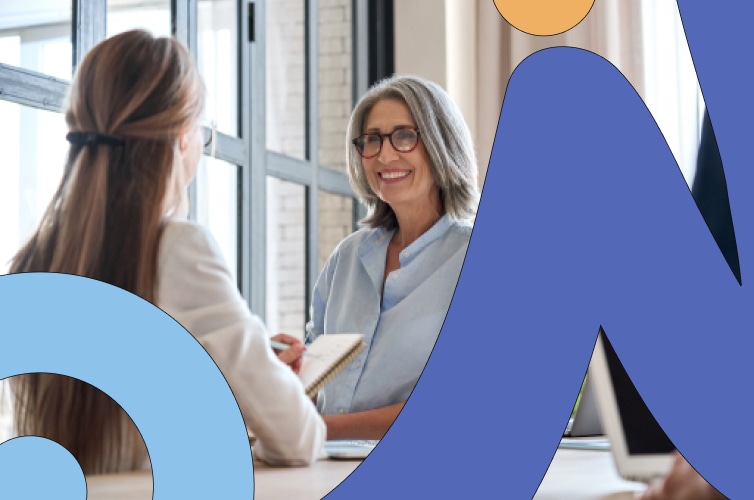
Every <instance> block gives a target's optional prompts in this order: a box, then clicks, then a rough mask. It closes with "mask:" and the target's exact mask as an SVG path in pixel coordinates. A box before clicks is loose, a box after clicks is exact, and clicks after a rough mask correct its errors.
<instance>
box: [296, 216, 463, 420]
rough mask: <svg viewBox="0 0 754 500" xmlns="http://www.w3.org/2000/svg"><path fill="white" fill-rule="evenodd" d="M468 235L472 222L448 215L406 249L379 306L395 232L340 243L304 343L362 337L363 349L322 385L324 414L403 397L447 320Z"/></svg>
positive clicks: (318, 290)
mask: <svg viewBox="0 0 754 500" xmlns="http://www.w3.org/2000/svg"><path fill="white" fill-rule="evenodd" d="M471 229H472V225H471V222H469V221H459V220H455V219H452V218H451V217H450V216H448V215H447V214H446V215H444V216H443V217H442V218H441V219H440V220H439V221H437V223H435V225H434V226H432V227H431V228H430V229H429V230H428V231H427V232H426V233H424V234H423V235H421V236H420V237H419V238H418V239H417V240H416V241H414V242H413V243H411V244H410V245H409V246H407V247H406V248H405V249H404V250H403V251H402V252H401V253H400V257H399V259H400V268H398V269H396V270H395V271H393V272H391V273H390V274H389V275H388V277H387V279H386V280H385V290H384V295H383V296H382V306H380V295H381V292H382V280H383V277H384V274H385V260H386V257H387V249H388V244H389V243H390V239H391V238H392V236H393V233H394V231H392V230H390V231H388V230H385V229H383V228H378V229H362V230H360V231H357V232H356V233H354V234H352V235H351V236H349V237H348V238H346V239H345V240H343V241H342V242H341V243H340V244H339V245H338V247H337V248H336V249H335V251H334V252H333V254H332V255H331V256H330V258H329V259H328V261H327V263H326V264H325V267H324V269H323V270H322V273H321V274H320V276H319V279H318V280H317V284H316V286H315V289H314V294H313V297H312V306H311V321H310V322H309V323H308V324H307V327H306V330H307V342H311V341H312V340H314V338H315V337H317V336H318V335H322V334H338V333H363V334H364V342H365V343H366V345H367V348H366V349H364V350H363V351H362V352H361V354H360V355H359V356H358V357H357V358H356V359H355V360H354V361H353V362H352V363H351V364H350V365H349V366H348V367H346V368H345V369H344V370H343V371H342V372H341V373H340V374H339V375H338V376H337V377H335V379H333V381H332V382H331V383H329V384H328V385H327V386H326V388H325V391H324V406H323V407H322V413H323V414H343V413H352V412H357V411H364V410H370V409H373V408H380V407H383V406H388V405H391V404H395V403H402V402H405V401H406V399H408V396H409V395H410V394H411V391H412V390H413V388H414V385H415V384H416V382H417V381H418V379H419V376H420V375H421V372H422V370H424V366H425V364H426V363H427V359H428V358H429V355H430V353H431V352H432V348H433V347H434V345H435V341H436V340H437V336H438V334H439V333H440V329H441V328H442V324H443V322H444V321H445V315H446V314H447V311H448V307H449V306H450V301H451V299H452V298H453V293H454V291H455V287H456V283H457V282H458V276H459V274H460V272H461V266H462V265H463V260H464V258H465V256H466V249H467V248H468V244H469V238H470V236H471ZM318 403H319V404H321V403H322V402H321V401H319V402H318Z"/></svg>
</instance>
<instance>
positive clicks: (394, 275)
mask: <svg viewBox="0 0 754 500" xmlns="http://www.w3.org/2000/svg"><path fill="white" fill-rule="evenodd" d="M391 276H392V277H393V279H397V278H398V271H395V272H393V274H392V275H391Z"/></svg>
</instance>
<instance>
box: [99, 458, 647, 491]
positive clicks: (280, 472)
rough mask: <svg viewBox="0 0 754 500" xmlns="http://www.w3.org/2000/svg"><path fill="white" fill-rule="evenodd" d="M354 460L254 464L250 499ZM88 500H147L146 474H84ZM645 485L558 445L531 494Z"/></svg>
mask: <svg viewBox="0 0 754 500" xmlns="http://www.w3.org/2000/svg"><path fill="white" fill-rule="evenodd" d="M360 463H361V461H359V460H328V459H322V460H319V461H317V462H315V463H314V464H313V465H312V466H311V467H292V468H289V467H270V466H267V465H265V464H264V463H262V462H254V485H255V492H254V500H278V499H285V500H287V499H295V500H319V499H321V498H322V497H324V496H325V495H327V494H328V493H329V492H330V491H332V489H333V488H335V487H336V486H337V485H338V484H340V483H341V482H342V481H343V480H344V479H345V478H346V477H348V475H349V474H351V472H353V470H354V469H356V467H358V466H359V464H360ZM87 486H88V490H89V495H88V497H87V498H88V500H142V499H144V500H151V498H152V475H151V473H128V474H110V475H102V476H89V477H88V478H87ZM644 488H645V485H644V484H642V483H636V482H632V481H626V480H624V479H622V478H621V477H620V476H618V473H617V472H616V470H615V465H614V464H613V458H612V455H611V454H610V452H609V451H597V450H572V449H559V450H558V451H557V452H556V453H555V457H554V458H553V460H552V463H551V464H550V468H549V469H548V470H547V474H546V475H545V477H544V479H543V480H542V483H541V484H540V486H539V489H538V490H537V493H536V495H535V496H534V498H535V499H537V500H551V499H552V500H633V499H634V498H635V497H634V492H637V491H642V490H643V489H644Z"/></svg>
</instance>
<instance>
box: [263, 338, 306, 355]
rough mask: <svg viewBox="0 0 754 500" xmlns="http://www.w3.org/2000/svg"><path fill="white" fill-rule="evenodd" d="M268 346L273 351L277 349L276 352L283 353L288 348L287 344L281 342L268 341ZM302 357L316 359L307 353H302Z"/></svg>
mask: <svg viewBox="0 0 754 500" xmlns="http://www.w3.org/2000/svg"><path fill="white" fill-rule="evenodd" d="M270 345H271V346H272V348H273V349H277V350H278V351H285V350H286V349H288V348H289V347H290V346H289V345H288V344H283V343H282V342H278V341H277V340H270ZM304 356H306V357H307V358H316V357H317V355H316V354H311V353H309V352H306V351H304Z"/></svg>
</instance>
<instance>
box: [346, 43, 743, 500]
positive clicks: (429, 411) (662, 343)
mask: <svg viewBox="0 0 754 500" xmlns="http://www.w3.org/2000/svg"><path fill="white" fill-rule="evenodd" d="M713 119H714V116H713ZM721 146H722V144H721ZM723 159H724V160H725V156H724V157H723ZM727 166H728V165H727V162H726V168H727ZM726 173H727V170H726ZM732 196H733V193H732V194H731V197H732ZM734 217H735V214H734ZM734 221H735V223H736V235H737V236H738V235H739V234H741V225H744V224H746V222H745V220H742V219H741V218H735V219H734ZM749 225H750V224H749ZM742 248H745V247H741V246H739V249H740V250H741V249H742ZM741 253H742V255H741V263H742V266H741V268H742V273H743V275H744V277H743V280H744V287H743V288H742V287H740V286H739V285H738V283H737V281H736V279H735V277H734V276H733V273H732V272H731V271H730V268H729V267H728V265H727V263H726V262H725V259H724V258H723V257H722V255H721V253H720V251H719V248H718V247H717V245H716V243H715V241H714V239H713V238H712V236H711V234H710V232H709V230H708V228H707V226H706V224H705V223H704V220H703V219H702V217H701V215H700V213H699V211H698V209H697V208H696V205H695V203H694V201H693V199H692V197H691V194H690V192H689V189H688V187H687V185H686V183H685V181H684V179H683V177H682V175H681V173H680V170H679V169H678V167H677V165H676V163H675V160H674V158H673V156H672V154H671V152H670V150H669V148H668V146H667V144H666V142H665V140H664V138H663V136H662V134H661V133H660V131H659V129H658V127H657V125H656V123H655V122H654V120H653V118H652V116H651V115H650V113H649V111H648V110H647V109H646V106H645V105H644V103H643V102H642V100H641V99H640V98H639V96H638V95H637V93H636V92H635V91H634V89H633V88H632V87H631V86H630V85H629V84H628V82H627V81H626V79H625V78H624V77H623V75H622V74H621V73H620V72H619V71H618V70H617V69H615V68H614V67H613V66H612V65H611V64H610V63H608V62H607V61H605V60H604V59H602V58H600V57H598V56H596V55H594V54H592V53H589V52H587V51H583V50H580V49H572V48H555V49H548V50H544V51H541V52H538V53H536V54H534V55H532V56H530V57H529V58H527V59H526V60H525V61H524V62H523V63H521V65H519V67H518V68H517V69H516V71H515V73H514V75H513V77H512V78H511V80H510V83H509V86H508V89H507V93H506V97H505V101H504V104H503V108H502V112H501V117H500V123H499V126H498V131H497V136H496V140H495V145H494V149H493V154H492V159H491V162H490V168H489V171H488V174H487V179H486V184H485V188H484V195H483V198H482V202H481V205H480V209H479V215H478V218H477V221H476V224H475V229H474V234H473V236H472V239H471V244H470V247H469V252H468V254H467V257H466V261H465V264H464V269H463V273H462V275H461V278H460V280H459V283H458V287H457V289H456V294H455V297H454V300H453V303H452V305H451V308H450V311H449V313H448V317H447V319H446V322H445V325H444V327H443V331H442V333H441V335H440V338H439V340H438V343H437V345H436V347H435V350H434V352H433V354H432V357H431V359H430V361H429V363H428V365H427V368H426V370H425V372H424V374H423V376H422V378H421V380H420V381H419V384H418V385H417V388H416V390H415V391H414V393H413V395H412V397H411V399H410V400H409V402H408V404H407V405H406V411H404V413H403V414H402V415H401V417H400V418H399V419H398V420H397V421H396V423H395V424H394V426H393V428H392V429H391V431H390V433H389V434H388V436H387V437H386V439H385V440H383V442H382V443H381V444H380V446H379V447H377V449H376V450H375V451H374V452H373V453H372V455H371V456H370V457H369V458H368V459H367V462H365V465H366V466H367V467H368V469H367V468H365V467H362V468H360V469H358V470H357V471H355V473H354V474H353V475H352V476H351V477H350V478H349V479H348V481H346V482H345V483H344V484H342V485H341V487H339V488H338V490H337V491H336V492H334V494H333V495H332V496H333V498H351V497H353V496H354V495H356V494H358V493H359V492H362V493H363V492H364V491H367V492H368V494H367V496H366V497H367V498H383V497H385V496H387V495H389V493H390V491H392V489H393V488H395V486H396V485H400V488H401V494H402V495H404V497H406V498H412V497H415V496H438V497H448V498H453V497H460V498H464V497H465V498H476V497H486V496H488V495H490V494H491V493H496V494H499V495H500V497H503V498H531V497H532V496H533V495H534V493H535V491H536V489H537V487H538V485H539V482H540V481H541V479H542V477H543V476H544V474H545V472H546V470H547V468H548V466H549V463H550V460H551V458H552V456H553V454H554V452H555V450H556V447H557V444H558V442H559V439H560V437H561V434H562V432H563V429H564V428H565V425H566V423H567V420H568V415H569V413H570V410H571V407H572V405H573V402H574V400H575V398H576V395H577V393H578V389H579V386H580V384H581V381H582V379H583V376H584V373H585V371H586V368H587V365H588V362H589V359H590V356H591V352H592V350H593V347H594V342H595V340H596V337H597V332H598V329H599V327H600V325H602V326H603V327H604V329H605V330H606V331H607V333H608V335H609V336H610V339H611V341H612V343H613V346H614V347H615V349H616V351H617V352H618V355H619V356H620V357H621V360H622V362H623V364H624V366H625V368H626V370H627V371H628V373H629V374H630V376H631V377H632V379H633V381H634V383H635V385H636V387H637V389H638V390H639V392H640V393H641V394H642V396H643V398H644V399H645V401H646V403H647V405H648V406H649V408H650V409H651V410H652V412H653V413H654V415H655V417H656V418H657V420H658V422H659V423H660V424H661V425H662V426H663V427H664V428H665V430H666V432H667V433H668V435H669V437H670V438H671V440H673V442H674V443H675V444H676V445H677V446H678V448H679V449H680V450H681V451H682V452H683V453H684V454H685V455H686V456H687V458H688V459H689V460H690V461H692V463H694V465H695V466H697V467H698V469H699V470H700V471H701V472H702V473H703V474H704V475H705V476H707V477H708V478H709V479H710V480H711V481H712V482H713V484H715V486H717V487H718V488H719V489H721V491H722V492H723V493H725V494H726V495H729V496H733V497H734V498H735V497H736V496H740V495H741V494H742V492H743V491H744V489H743V488H744V486H743V484H741V481H742V478H745V477H747V474H746V473H745V472H746V467H745V464H746V463H747V462H746V461H745V460H740V461H737V460H736V457H743V453H744V451H743V450H747V449H748V447H749V446H751V444H752V431H751V425H750V421H749V415H750V406H751V405H750V403H749V401H748V400H747V398H743V397H740V394H741V393H740V391H739V387H737V386H736V384H737V383H738V382H737V381H741V380H752V375H754V373H753V370H752V368H750V366H751V364H750V363H749V360H748V358H749V357H750V353H751V352H754V351H753V350H752V347H754V345H753V344H754V341H752V340H751V339H750V338H749V336H748V335H747V334H746V333H745V332H746V331H747V329H748V327H744V328H742V325H748V324H749V321H748V313H747V311H748V310H749V309H750V307H748V305H749V304H751V303H752V302H751V297H750V295H751V291H749V290H748V289H747V288H746V274H745V270H746V263H747V262H748V259H747V258H746V255H745V253H746V252H745V250H744V251H741ZM720 332H725V334H724V341H721V334H720ZM731 381H732V382H731ZM704 428H718V429H720V428H729V429H735V430H736V436H735V440H724V439H720V438H719V435H717V434H716V433H703V432H700V429H704ZM719 457H726V458H730V460H728V461H726V462H722V461H719V460H718V458H719ZM388 477H389V478H390V479H389V480H385V479H384V478H388ZM375 478H383V480H380V481H376V480H375Z"/></svg>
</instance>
